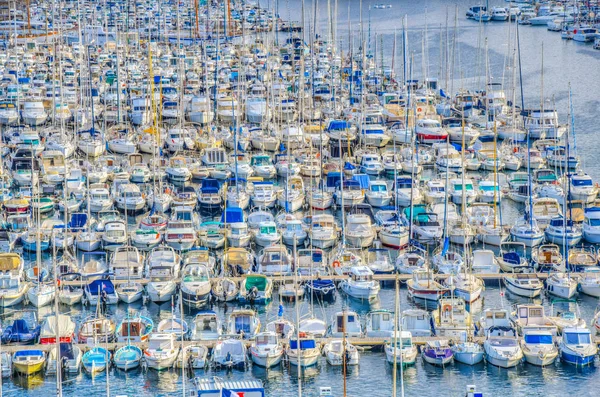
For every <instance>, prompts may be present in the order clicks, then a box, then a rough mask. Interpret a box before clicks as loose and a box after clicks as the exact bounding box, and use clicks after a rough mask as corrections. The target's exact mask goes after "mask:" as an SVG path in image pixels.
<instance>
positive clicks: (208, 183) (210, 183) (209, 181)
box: [200, 178, 219, 189]
mask: <svg viewBox="0 0 600 397" xmlns="http://www.w3.org/2000/svg"><path fill="white" fill-rule="evenodd" d="M200 186H201V189H204V188H206V187H214V188H216V189H219V181H217V180H216V179H214V178H206V179H203V180H202V184H201V185H200Z"/></svg>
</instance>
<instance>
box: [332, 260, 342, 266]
mask: <svg viewBox="0 0 600 397" xmlns="http://www.w3.org/2000/svg"><path fill="white" fill-rule="evenodd" d="M340 265H341V263H340V261H333V267H340Z"/></svg>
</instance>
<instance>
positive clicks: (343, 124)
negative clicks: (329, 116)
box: [327, 120, 350, 131]
mask: <svg viewBox="0 0 600 397" xmlns="http://www.w3.org/2000/svg"><path fill="white" fill-rule="evenodd" d="M348 128H350V124H349V123H348V122H347V121H343V120H332V121H330V122H329V125H328V126H327V131H339V130H346V129H348Z"/></svg>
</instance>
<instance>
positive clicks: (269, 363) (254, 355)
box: [249, 332, 284, 368]
mask: <svg viewBox="0 0 600 397" xmlns="http://www.w3.org/2000/svg"><path fill="white" fill-rule="evenodd" d="M283 352H284V350H283V344H282V343H281V342H280V341H279V338H278V336H277V334H276V333H274V332H261V333H259V334H257V335H256V337H255V339H254V342H253V343H252V345H251V346H250V348H249V353H250V358H251V359H252V362H253V363H254V364H256V365H258V366H260V367H263V368H272V367H275V366H277V365H278V364H279V363H280V362H281V360H282V358H283Z"/></svg>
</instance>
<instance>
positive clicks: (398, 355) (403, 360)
mask: <svg viewBox="0 0 600 397" xmlns="http://www.w3.org/2000/svg"><path fill="white" fill-rule="evenodd" d="M412 337H413V336H412V334H411V333H410V332H409V331H395V334H393V335H392V337H391V338H390V340H389V342H388V343H386V344H385V348H384V349H385V358H386V361H387V362H388V363H389V364H392V365H393V364H394V362H395V363H396V364H397V365H402V366H405V367H406V366H410V365H414V364H415V362H416V361H417V354H418V350H417V347H416V346H415V344H414V343H413V341H412Z"/></svg>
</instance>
